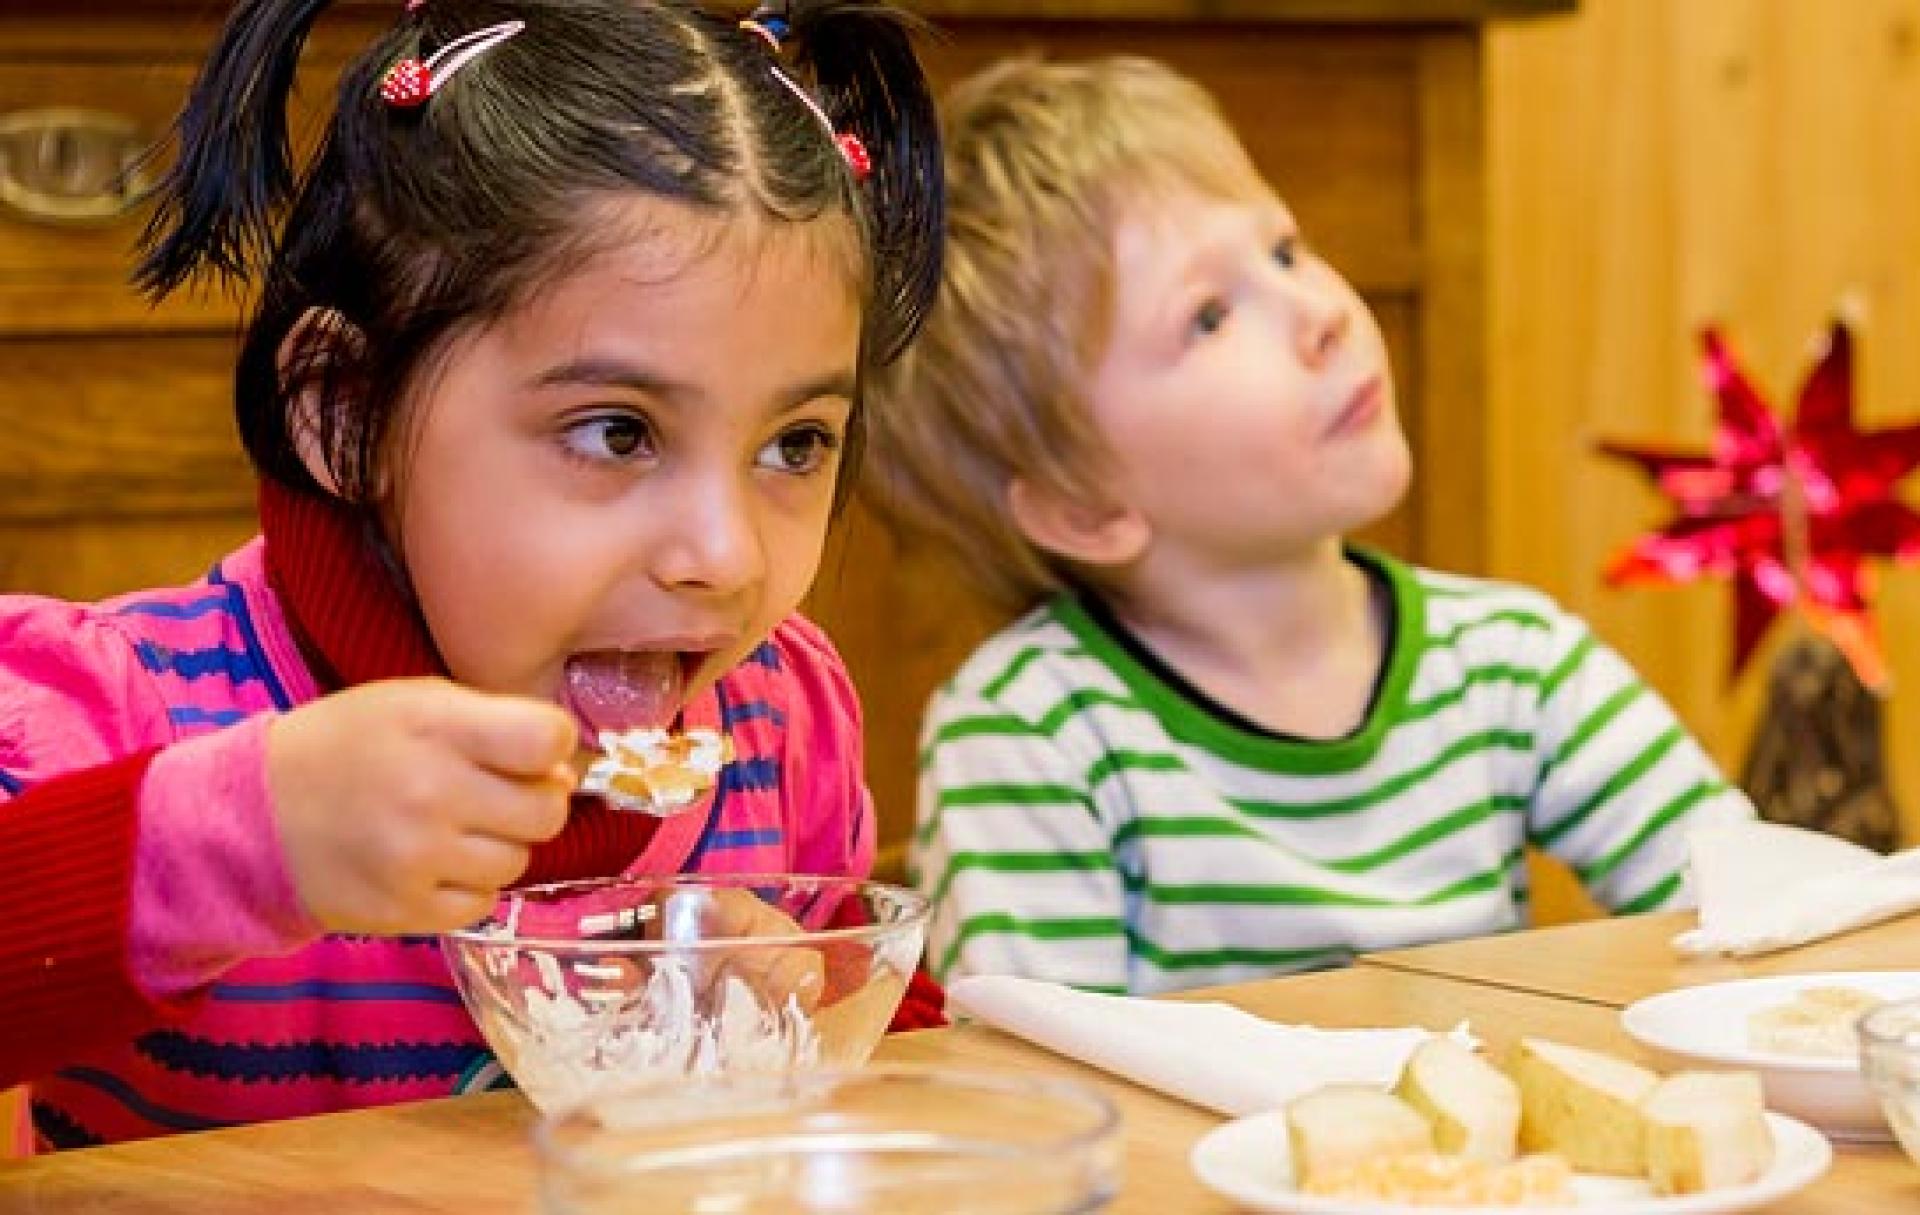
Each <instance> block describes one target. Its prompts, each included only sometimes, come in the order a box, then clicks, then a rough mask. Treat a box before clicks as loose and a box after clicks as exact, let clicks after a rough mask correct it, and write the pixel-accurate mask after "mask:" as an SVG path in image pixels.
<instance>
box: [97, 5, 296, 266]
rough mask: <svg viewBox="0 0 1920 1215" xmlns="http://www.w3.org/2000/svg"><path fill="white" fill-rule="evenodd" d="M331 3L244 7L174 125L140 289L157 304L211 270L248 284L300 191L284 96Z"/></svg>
mask: <svg viewBox="0 0 1920 1215" xmlns="http://www.w3.org/2000/svg"><path fill="white" fill-rule="evenodd" d="M327 2H328V0H240V2H239V3H238V4H236V5H235V6H234V9H233V12H232V13H231V14H230V15H229V16H228V18H227V22H226V25H225V27H224V28H222V29H221V31H220V36H219V38H218V39H217V40H216V41H215V43H214V46H213V50H212V51H211V52H210V53H209V55H208V57H207V60H206V63H205V65H204V66H203V67H202V68H201V70H200V75H199V77H198V78H197V79H195V81H194V83H193V88H192V90H191V91H190V92H189V93H188V94H187V101H186V105H185V106H184V108H182V110H181V112H180V116H179V118H178V119H177V120H176V121H175V123H174V137H175V142H176V144H177V151H178V155H177V156H176V157H175V159H174V162H173V165H172V166H171V167H170V168H169V169H168V170H167V172H166V175H165V176H164V177H163V179H162V180H161V183H160V187H159V191H158V195H159V200H160V201H159V205H158V207H157V208H156V210H155V211H154V214H153V217H152V218H151V219H150V220H148V222H147V226H146V229H145V231H144V232H142V233H141V236H140V250H141V255H140V262H139V265H138V266H137V267H136V268H135V270H134V275H133V277H134V282H135V284H136V285H138V286H139V287H140V289H141V290H143V291H145V292H146V293H147V294H148V295H150V296H152V297H153V298H155V299H159V298H161V297H163V296H165V295H167V294H168V293H169V292H171V291H172V290H174V289H175V288H176V287H178V286H180V284H182V283H184V282H185V281H187V280H188V279H190V278H192V277H193V276H195V275H196V274H199V273H201V272H202V271H205V270H208V269H211V270H213V271H215V272H217V273H218V274H220V275H222V276H223V277H225V278H227V279H230V280H234V281H245V280H246V279H247V278H249V277H250V272H251V271H252V269H253V268H254V267H255V266H257V265H258V264H259V263H260V262H261V261H262V260H264V257H265V255H266V252H267V250H269V249H270V248H271V247H272V244H273V239H274V227H275V217H276V214H277V212H278V211H279V210H280V208H281V207H282V206H283V205H284V204H285V203H286V201H287V200H288V198H289V197H290V196H291V195H292V193H293V188H294V175H293V168H292V154H291V151H290V148H289V144H288V139H287V98H288V95H289V94H290V93H291V92H292V90H293V79H294V73H295V70H296V69H297V68H298V66H299V62H300V51H301V48H302V47H303V46H304V45H305V43H306V39H307V34H308V32H309V31H310V30H311V29H312V27H313V23H314V21H315V20H316V19H317V18H318V17H319V16H320V13H321V12H322V10H324V9H325V8H326V7H327Z"/></svg>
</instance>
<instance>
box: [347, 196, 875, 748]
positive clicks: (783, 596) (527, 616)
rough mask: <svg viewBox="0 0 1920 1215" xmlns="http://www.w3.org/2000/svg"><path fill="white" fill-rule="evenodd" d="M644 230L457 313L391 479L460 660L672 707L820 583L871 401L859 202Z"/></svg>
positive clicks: (483, 673)
mask: <svg viewBox="0 0 1920 1215" xmlns="http://www.w3.org/2000/svg"><path fill="white" fill-rule="evenodd" d="M612 222H614V223H616V224H621V225H622V227H620V228H612V229H608V230H613V231H619V230H627V231H633V232H637V233H645V235H644V236H641V237H639V238H637V239H634V240H631V241H627V242H623V243H620V244H619V245H617V246H616V247H613V248H611V249H610V250H609V251H607V252H605V253H602V254H600V255H598V256H595V257H594V258H592V259H591V260H590V261H587V262H586V263H584V264H583V265H582V266H581V268H580V269H579V270H578V271H577V272H575V273H573V274H571V275H570V276H568V277H566V278H565V279H563V280H562V281H560V282H559V283H557V284H556V285H554V286H552V287H551V288H550V289H548V290H546V291H545V292H543V293H541V294H539V295H538V296H537V297H536V298H534V299H532V300H531V301H530V302H529V303H527V304H526V305H524V306H522V307H521V308H519V309H517V310H516V311H514V312H512V313H510V314H508V315H506V316H505V317H503V318H501V319H500V320H499V321H497V322H495V323H493V324H491V325H489V326H487V327H486V328H484V329H482V330H479V331H477V332H474V333H472V334H469V335H466V336H464V337H461V338H458V339H456V340H455V341H454V342H453V344H452V346H451V348H450V350H449V351H448V353H447V356H446V359H445V361H444V363H442V364H441V370H440V371H439V372H438V374H437V375H435V376H434V377H432V378H431V379H430V380H429V381H428V382H427V383H426V384H425V386H424V388H423V389H422V390H421V392H420V393H419V395H417V396H416V397H415V398H414V399H413V400H411V401H410V402H409V406H408V413H407V415H406V416H407V418H408V422H407V424H406V426H405V428H404V443H405V446H404V448H403V449H402V450H401V451H399V452H398V453H396V454H397V456H398V459H397V461H396V465H395V466H396V467H398V468H399V469H401V470H402V475H401V476H400V477H399V478H397V479H396V481H395V484H394V489H393V491H392V493H391V496H390V499H389V500H388V501H387V502H385V503H383V507H384V509H385V514H386V518H387V524H388V527H389V529H390V534H391V535H392V536H394V537H395V540H396V543H397V545H398V547H399V550H400V553H401V556H402V559H403V560H404V562H405V564H406V568H407V571H408V573H409V575H410V577H411V579H412V583H413V588H414V591H415V593H416V595H417V596H418V598H419V603H420V607H421V610H422V612H423V613H424V615H425V618H426V623H427V627H428V628H429V629H430V630H431V632H432V634H433V639H434V641H435V643H436V644H437V645H438V647H439V650H440V653H441V655H442V657H443V658H444V659H445V661H446V664H447V667H448V670H449V671H450V673H451V674H452V675H453V676H454V678H456V679H458V680H460V681H461V682H463V683H466V684H468V685H471V686H473V687H477V688H481V689H484V690H488V691H496V692H509V693H519V694H522V695H527V696H534V697H539V698H542V699H546V700H551V701H555V702H557V703H559V704H561V705H563V706H565V707H567V708H568V709H570V710H571V711H572V712H573V714H574V716H575V717H576V719H577V720H578V721H579V723H580V725H581V727H582V731H583V739H591V738H592V737H593V736H594V734H595V733H596V732H598V731H600V730H608V729H611V730H621V729H630V728H634V727H637V726H643V725H666V724H669V723H670V722H671V720H672V719H673V717H674V715H675V714H676V713H677V712H678V710H679V709H680V707H681V706H682V705H683V704H684V703H685V701H686V700H687V698H688V697H689V696H691V695H692V694H694V693H695V692H697V691H699V690H701V689H702V688H704V687H706V686H708V685H710V684H711V683H712V682H713V681H714V680H716V679H718V678H719V677H720V676H721V675H722V674H724V673H725V672H726V671H727V670H729V669H730V668H732V667H733V666H734V665H735V664H737V663H739V662H740V661H741V660H742V659H743V658H744V657H746V655H747V654H748V653H749V652H751V651H752V650H753V648H754V647H755V646H756V645H758V644H759V643H760V642H761V641H762V640H763V639H764V638H765V637H766V636H767V634H768V633H769V632H770V631H771V630H772V629H773V627H774V626H775V625H776V624H777V623H778V622H779V621H780V620H781V619H782V618H783V617H785V616H786V615H787V614H788V613H790V612H792V611H793V610H794V609H795V608H796V607H797V606H798V605H799V603H800V601H801V598H802V597H803V596H804V595H805V594H806V592H807V588H808V587H809V586H810V585H811V584H812V582H813V577H814V573H815V570H816V569H817V568H818V566H819V562H820V554H821V548H822V546H823V544H824V543H825V539H826V535H827V527H828V523H829V521H830V518H831V515H832V510H833V499H834V483H835V476H836V473H837V471H838V468H839V462H840V454H841V449H842V443H843V440H844V438H845V436H846V432H847V425H848V419H849V415H850V413H851V412H852V409H853V392H854V373H855V366H856V361H857V358H858V350H859V342H860V319H861V317H860V304H859V300H858V298H857V296H856V293H855V286H854V283H853V281H852V278H851V275H850V273H849V271H848V270H847V268H846V261H847V257H846V250H845V246H846V241H847V240H848V239H849V238H848V237H847V235H846V233H845V231H844V229H839V228H837V227H836V226H835V225H836V223H837V222H838V221H835V220H823V221H818V222H814V223H810V224H797V225H789V224H775V225H772V226H770V227H766V228H746V229H744V230H743V229H739V228H733V227H729V226H726V225H725V224H724V221H722V222H719V223H716V222H715V221H714V220H712V219H703V218H700V217H698V216H696V215H695V214H694V213H693V212H691V211H688V210H685V209H683V208H680V207H678V206H677V205H675V204H672V203H665V202H661V201H659V200H646V201H643V202H636V203H633V204H632V205H631V208H630V209H627V210H626V212H625V213H623V214H620V215H617V216H615V217H613V220H612Z"/></svg>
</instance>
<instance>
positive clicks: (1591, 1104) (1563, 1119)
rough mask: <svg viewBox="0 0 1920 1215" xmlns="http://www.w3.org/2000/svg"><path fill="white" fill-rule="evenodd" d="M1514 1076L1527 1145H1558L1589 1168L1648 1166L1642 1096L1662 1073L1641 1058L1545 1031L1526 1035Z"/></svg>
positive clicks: (1628, 1170)
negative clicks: (1547, 1034) (1549, 1035)
mask: <svg viewBox="0 0 1920 1215" xmlns="http://www.w3.org/2000/svg"><path fill="white" fill-rule="evenodd" d="M1512 1072H1513V1078H1514V1080H1515V1081H1516V1082H1518V1084H1519V1086H1520V1147H1521V1150H1523V1151H1527V1152H1558V1153H1559V1154H1560V1155H1562V1156H1565V1157H1566V1158H1567V1160H1568V1162H1569V1163H1571V1164H1572V1165H1573V1167H1574V1168H1576V1169H1578V1170H1579V1171H1581V1172H1583V1173H1606V1174H1610V1175H1615V1176H1621V1177H1642V1176H1645V1174H1646V1162H1647V1150H1646V1116H1645V1115H1644V1114H1643V1113H1642V1112H1641V1109H1640V1103H1641V1102H1642V1101H1643V1100H1644V1099H1645V1098H1646V1096H1647V1094H1648V1093H1649V1092H1651V1091H1652V1090H1653V1086H1654V1085H1655V1084H1657V1083H1659V1079H1660V1078H1659V1077H1658V1076H1656V1075H1655V1074H1654V1073H1652V1072H1650V1071H1648V1070H1647V1069H1646V1068H1644V1067H1641V1066H1640V1065H1638V1064H1636V1063H1630V1062H1628V1061H1627V1060H1625V1059H1621V1058H1617V1057H1615V1056H1613V1055H1608V1054H1602V1053H1601V1052H1599V1051H1592V1050H1583V1049H1581V1048H1580V1047H1577V1046H1567V1045H1565V1044H1564V1043H1560V1042H1550V1041H1547V1040H1546V1039H1544V1038H1522V1039H1521V1040H1520V1046H1519V1049H1518V1051H1517V1052H1516V1053H1515V1056H1514V1062H1513V1068H1512Z"/></svg>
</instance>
